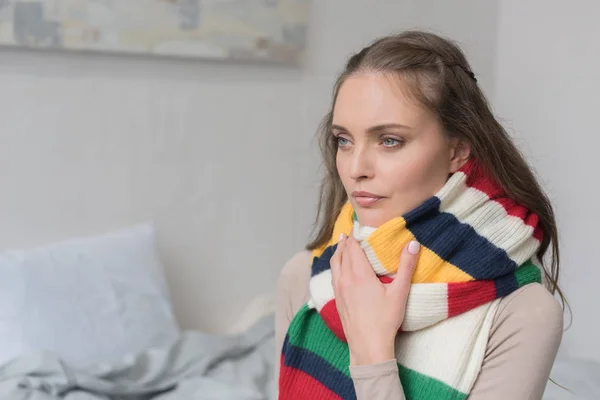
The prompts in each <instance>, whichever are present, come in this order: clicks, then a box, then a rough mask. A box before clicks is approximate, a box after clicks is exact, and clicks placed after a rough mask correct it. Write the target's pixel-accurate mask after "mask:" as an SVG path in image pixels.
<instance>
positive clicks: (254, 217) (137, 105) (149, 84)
mask: <svg viewBox="0 0 600 400" xmlns="http://www.w3.org/2000/svg"><path fill="white" fill-rule="evenodd" d="M313 4H314V8H313V11H312V21H311V30H310V37H309V43H310V49H309V54H308V57H307V62H306V65H305V66H304V67H303V68H302V69H281V68H274V67H263V66H261V67H259V66H241V65H231V64H215V63H209V62H191V61H181V60H163V59H156V58H133V57H117V56H108V55H82V54H72V53H71V54H67V53H43V54H42V53H38V52H27V51H14V50H5V49H2V50H0V88H1V95H0V110H1V111H0V112H1V115H2V118H1V120H0V121H1V125H0V127H1V128H0V141H1V143H2V146H0V186H1V187H2V195H1V196H0V221H2V224H1V225H0V248H2V249H8V248H13V247H22V246H31V245H36V244H42V243H47V242H49V241H53V240H58V239H62V238H65V237H70V236H74V235H86V234H94V233H100V232H104V231H107V230H110V229H116V228H119V227H122V226H125V225H127V224H131V223H134V222H137V221H141V220H146V219H153V220H155V221H156V223H157V226H158V233H159V241H160V249H161V252H162V254H163V256H164V259H165V262H166V264H167V268H168V278H169V281H170V284H171V287H172V291H173V295H174V302H175V307H176V310H177V314H178V316H179V318H180V320H181V321H182V324H183V326H184V327H194V328H202V329H206V330H209V331H218V330H222V329H223V328H224V327H225V326H228V325H230V324H231V323H232V322H233V317H234V315H235V313H237V312H239V311H240V310H241V309H242V307H243V306H244V304H245V303H246V302H247V301H248V300H249V299H250V298H252V297H253V296H254V295H256V294H258V293H260V292H263V291H265V290H271V289H272V287H273V285H274V283H275V280H276V277H277V274H278V273H279V269H280V268H281V267H282V265H283V263H284V262H285V260H286V259H287V258H288V257H290V256H291V255H292V254H293V253H294V252H296V251H298V250H300V249H301V248H302V247H303V245H304V243H305V242H306V240H307V236H308V233H309V228H310V225H311V223H312V220H313V216H314V215H313V212H314V206H315V203H316V200H317V197H316V190H315V188H316V185H317V183H318V178H317V175H316V171H317V166H318V161H317V159H316V157H315V151H314V149H315V142H314V141H313V135H314V132H315V129H316V127H317V124H318V122H319V121H320V119H321V117H322V116H323V115H324V114H325V112H326V109H327V106H328V105H329V101H330V94H331V87H332V84H333V80H334V77H335V74H336V73H337V72H339V71H340V69H341V68H342V66H343V63H344V62H345V60H346V58H347V56H348V55H349V54H350V52H351V51H356V50H359V49H360V48H362V46H364V45H366V44H367V43H368V42H370V41H371V40H373V39H375V37H377V36H379V35H382V34H386V33H391V32H394V31H399V30H401V29H404V28H409V27H415V26H416V27H427V28H434V29H435V30H437V31H439V32H441V33H447V34H449V35H451V36H452V37H454V38H456V39H457V40H460V41H461V42H463V44H464V46H465V49H466V51H467V52H468V53H469V55H470V56H471V58H472V60H473V65H474V69H475V71H476V72H477V73H478V75H479V78H480V81H481V82H482V85H483V86H484V88H486V90H490V91H491V88H492V86H493V82H494V80H493V55H494V44H495V40H496V37H495V29H494V27H495V17H494V15H495V13H496V2H486V5H482V2H479V1H455V2H453V3H452V6H450V5H449V4H448V3H447V2H444V1H441V0H439V1H433V0H427V1H417V0H404V1H397V0H378V1H367V0H363V1H346V0H327V1H315V2H313ZM432 10H433V11H432ZM475 12H476V13H477V18H472V15H473V13H475Z"/></svg>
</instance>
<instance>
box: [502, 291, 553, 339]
mask: <svg viewBox="0 0 600 400" xmlns="http://www.w3.org/2000/svg"><path fill="white" fill-rule="evenodd" d="M521 315H527V316H529V317H530V319H533V320H535V319H543V320H545V321H548V322H549V323H552V324H560V326H561V329H562V323H563V309H562V306H561V305H560V303H559V301H558V300H557V299H556V297H554V296H553V295H552V293H550V291H549V290H548V289H547V288H546V287H545V286H544V285H542V284H540V283H532V284H529V285H525V286H523V287H521V288H520V289H518V290H516V291H514V292H513V293H511V294H510V295H508V296H506V297H504V298H503V299H502V300H501V301H500V303H499V305H498V311H497V313H496V318H495V321H499V320H502V319H506V318H514V316H521Z"/></svg>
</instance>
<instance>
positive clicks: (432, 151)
mask: <svg viewBox="0 0 600 400" xmlns="http://www.w3.org/2000/svg"><path fill="white" fill-rule="evenodd" d="M404 93H406V91H405V90H404V88H403V82H402V81H401V80H400V79H397V78H396V79H392V78H390V77H389V76H387V75H384V74H380V73H364V74H358V75H353V76H351V77H349V78H348V79H347V80H346V81H345V82H344V83H343V84H342V86H341V87H340V90H339V92H338V96H337V100H336V103H335V106H334V109H333V126H332V134H333V135H334V136H336V138H337V143H338V150H337V156H336V164H337V170H338V173H339V176H340V178H341V180H342V183H343V185H344V188H345V189H346V193H347V194H348V198H349V200H350V202H351V204H352V206H353V208H354V210H355V211H356V214H357V216H358V220H359V221H360V223H361V224H362V225H368V226H372V227H378V226H380V225H382V224H383V223H385V222H386V221H388V220H390V219H392V218H395V217H397V216H400V215H402V214H404V213H406V212H408V211H410V210H412V209H413V208H415V207H417V206H419V205H420V204H421V203H422V202H423V201H425V200H426V199H428V198H429V197H431V196H433V195H434V194H435V193H436V192H437V191H438V190H439V189H441V187H442V186H443V185H444V184H445V183H446V180H447V179H448V175H449V174H451V173H453V172H456V171H457V170H458V169H459V168H460V167H461V166H462V165H464V163H465V162H466V161H467V159H468V156H469V149H468V146H465V145H464V144H463V143H460V142H459V141H458V140H456V139H448V138H447V136H446V135H445V134H444V132H443V128H442V125H441V123H440V122H439V121H438V118H436V116H435V115H434V114H433V113H431V112H430V111H428V110H426V109H424V108H423V107H421V106H419V105H418V104H416V102H415V101H412V100H410V99H409V98H407V97H406V96H405V95H404Z"/></svg>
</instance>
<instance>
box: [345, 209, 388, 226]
mask: <svg viewBox="0 0 600 400" xmlns="http://www.w3.org/2000/svg"><path fill="white" fill-rule="evenodd" d="M355 211H356V217H357V218H358V222H359V223H360V224H361V225H362V226H370V227H372V228H378V227H380V226H381V225H383V224H385V223H386V222H387V221H389V220H390V219H392V218H394V217H397V216H398V215H395V214H394V213H392V212H390V211H389V210H388V211H387V212H386V210H382V209H376V208H360V207H359V208H357V209H355Z"/></svg>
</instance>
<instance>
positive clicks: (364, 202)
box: [352, 192, 383, 207]
mask: <svg viewBox="0 0 600 400" xmlns="http://www.w3.org/2000/svg"><path fill="white" fill-rule="evenodd" d="M352 197H353V198H354V201H355V202H356V204H358V205H359V206H361V207H369V206H372V205H373V204H375V203H377V202H378V201H379V200H381V199H383V196H378V195H376V194H373V193H369V192H352Z"/></svg>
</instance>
